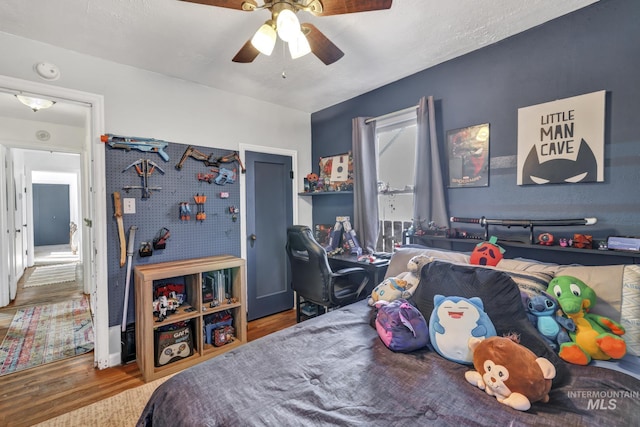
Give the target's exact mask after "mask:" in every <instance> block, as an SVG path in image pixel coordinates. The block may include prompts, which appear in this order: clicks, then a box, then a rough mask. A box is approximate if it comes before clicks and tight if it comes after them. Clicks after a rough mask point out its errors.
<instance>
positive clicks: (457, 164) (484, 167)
mask: <svg viewBox="0 0 640 427" xmlns="http://www.w3.org/2000/svg"><path fill="white" fill-rule="evenodd" d="M447 155H448V159H449V165H448V166H449V168H448V169H449V182H448V187H449V188H457V187H486V186H488V185H489V123H484V124H481V125H475V126H469V127H466V128H462V129H454V130H450V131H448V132H447Z"/></svg>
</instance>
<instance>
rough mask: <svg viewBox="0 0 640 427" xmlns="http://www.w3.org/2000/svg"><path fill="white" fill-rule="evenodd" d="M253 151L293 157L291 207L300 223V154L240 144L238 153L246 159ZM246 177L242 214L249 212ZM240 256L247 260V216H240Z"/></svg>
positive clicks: (243, 182)
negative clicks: (248, 152)
mask: <svg viewBox="0 0 640 427" xmlns="http://www.w3.org/2000/svg"><path fill="white" fill-rule="evenodd" d="M247 151H253V152H256V153H265V154H277V155H280V156H288V157H291V169H292V170H293V176H294V179H293V183H292V192H291V193H292V194H291V197H292V200H291V207H292V209H293V223H294V224H297V223H298V197H297V195H298V180H297V177H298V152H297V151H296V150H289V149H286V148H276V147H266V146H262V145H251V144H238V153H239V155H240V158H241V159H244V158H246V152H247ZM246 179H247V178H246V175H244V174H240V212H245V213H246V212H247V181H246ZM240 218H241V221H240V254H241V255H240V256H241V257H242V258H243V259H247V215H246V214H245V215H240ZM242 292H243V294H244V296H243V298H244V301H246V300H247V289H244V290H243V291H242Z"/></svg>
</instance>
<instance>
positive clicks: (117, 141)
mask: <svg viewBox="0 0 640 427" xmlns="http://www.w3.org/2000/svg"><path fill="white" fill-rule="evenodd" d="M100 140H101V141H102V142H104V143H105V144H108V145H109V146H110V147H111V148H123V149H125V150H127V151H130V150H138V151H144V152H152V153H158V155H159V156H160V157H162V160H164V161H165V162H168V161H169V155H168V154H167V153H166V152H165V151H164V149H165V148H167V146H168V145H169V143H168V142H166V141H162V140H160V139H154V138H139V137H137V136H120V135H114V134H111V133H107V134H104V135H102V136H100Z"/></svg>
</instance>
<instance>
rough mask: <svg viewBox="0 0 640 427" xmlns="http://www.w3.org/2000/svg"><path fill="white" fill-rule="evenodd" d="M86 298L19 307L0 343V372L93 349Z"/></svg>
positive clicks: (10, 371)
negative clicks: (0, 343)
mask: <svg viewBox="0 0 640 427" xmlns="http://www.w3.org/2000/svg"><path fill="white" fill-rule="evenodd" d="M93 340H94V338H93V322H92V320H91V312H90V309H89V300H88V299H87V298H86V297H85V298H82V299H81V300H73V301H65V302H62V303H58V304H50V305H40V306H35V307H28V308H22V309H19V310H18V311H17V312H16V315H15V316H14V317H13V320H12V321H11V325H10V326H9V330H8V332H7V336H6V337H5V339H4V341H2V345H0V375H6V374H10V373H13V372H16V371H21V370H23V369H28V368H33V367H35V366H40V365H43V364H45V363H50V362H55V361H57V360H62V359H66V358H68V357H73V356H77V355H79V354H83V353H87V352H89V351H91V350H93Z"/></svg>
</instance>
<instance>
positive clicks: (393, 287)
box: [368, 255, 433, 306]
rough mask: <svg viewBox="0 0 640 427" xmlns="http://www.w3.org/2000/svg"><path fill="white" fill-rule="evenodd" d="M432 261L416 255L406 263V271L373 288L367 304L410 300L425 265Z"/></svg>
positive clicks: (426, 257) (424, 256)
mask: <svg viewBox="0 0 640 427" xmlns="http://www.w3.org/2000/svg"><path fill="white" fill-rule="evenodd" d="M431 261H433V258H431V257H428V256H426V255H416V256H414V257H412V258H411V259H410V260H409V262H408V263H407V270H408V271H403V272H402V273H400V274H398V275H397V276H394V277H388V278H386V279H385V280H384V281H382V283H380V284H379V285H378V286H376V287H375V288H373V291H371V296H370V297H369V300H368V303H369V305H370V306H373V305H374V304H375V303H376V302H378V301H388V302H391V301H394V300H397V299H399V298H405V299H406V298H411V297H412V296H413V294H414V293H415V291H416V288H417V287H418V283H420V272H421V271H422V267H424V266H425V264H428V263H430V262H431Z"/></svg>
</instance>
